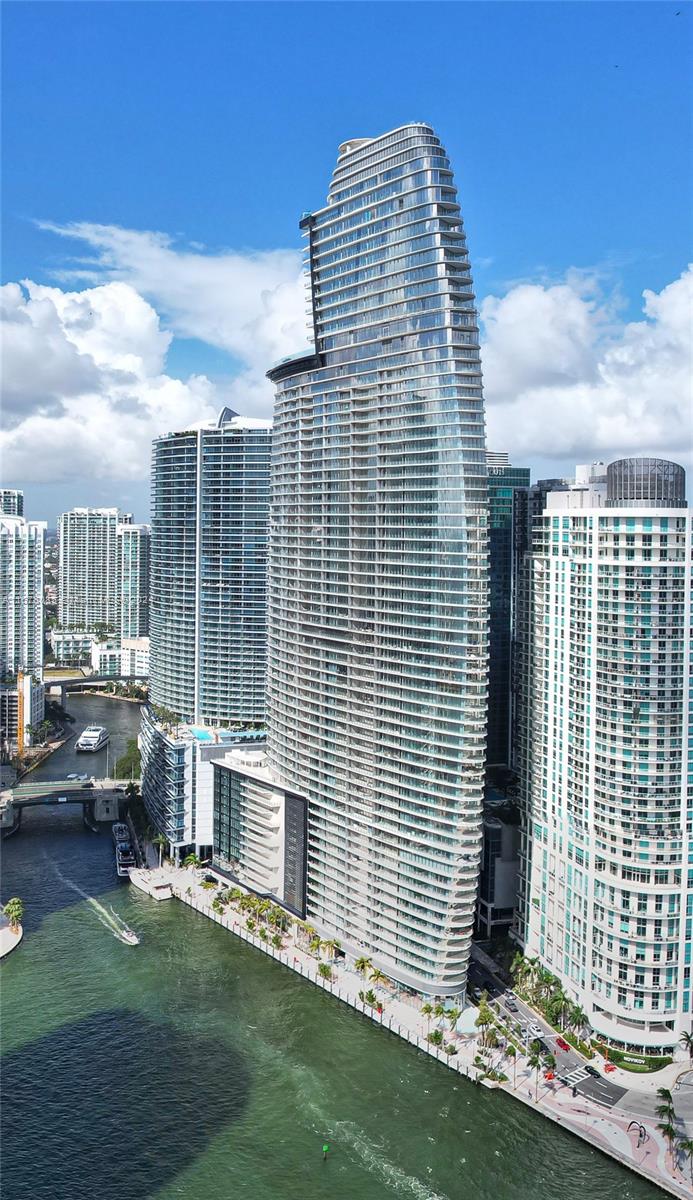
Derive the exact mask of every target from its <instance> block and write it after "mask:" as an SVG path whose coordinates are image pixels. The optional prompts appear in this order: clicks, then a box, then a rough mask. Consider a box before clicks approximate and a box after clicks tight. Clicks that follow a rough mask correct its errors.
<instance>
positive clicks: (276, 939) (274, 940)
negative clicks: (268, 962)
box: [272, 933, 284, 950]
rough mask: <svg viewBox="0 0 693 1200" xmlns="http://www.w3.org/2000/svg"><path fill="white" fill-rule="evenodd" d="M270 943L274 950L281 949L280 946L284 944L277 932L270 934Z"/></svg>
mask: <svg viewBox="0 0 693 1200" xmlns="http://www.w3.org/2000/svg"><path fill="white" fill-rule="evenodd" d="M272 945H273V946H274V948H275V950H281V948H282V946H283V945H284V943H283V941H282V939H281V938H280V936H279V934H278V933H273V934H272Z"/></svg>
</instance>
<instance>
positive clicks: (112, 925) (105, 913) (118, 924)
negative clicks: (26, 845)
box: [44, 854, 140, 946]
mask: <svg viewBox="0 0 693 1200" xmlns="http://www.w3.org/2000/svg"><path fill="white" fill-rule="evenodd" d="M44 858H45V859H46V861H47V862H50V863H51V866H52V868H53V870H54V871H55V874H56V875H57V876H58V879H60V880H61V882H62V883H64V884H65V886H66V887H69V888H70V890H71V891H73V892H76V893H77V895H78V896H82V898H83V899H84V900H86V902H87V904H88V905H89V907H90V908H91V909H93V911H94V912H95V913H96V916H97V918H98V920H99V921H100V923H101V924H102V925H103V927H104V929H107V930H108V931H109V933H112V934H113V937H116V938H118V941H120V942H123V944H124V945H126V946H136V945H138V943H139V940H140V939H139V938H138V936H137V934H136V933H134V932H133V930H132V929H130V928H129V926H128V925H127V924H126V923H125V921H124V920H123V918H122V917H119V916H118V914H117V912H114V911H113V909H111V910H110V912H109V910H108V909H107V908H105V907H104V905H103V904H100V903H99V901H98V900H96V899H95V897H94V896H90V895H89V893H88V892H85V891H84V889H83V888H81V887H80V886H79V884H78V883H75V881H74V880H73V879H68V877H67V875H63V873H62V871H61V870H60V867H58V866H56V864H55V863H54V862H52V861H51V859H49V857H48V855H47V854H44Z"/></svg>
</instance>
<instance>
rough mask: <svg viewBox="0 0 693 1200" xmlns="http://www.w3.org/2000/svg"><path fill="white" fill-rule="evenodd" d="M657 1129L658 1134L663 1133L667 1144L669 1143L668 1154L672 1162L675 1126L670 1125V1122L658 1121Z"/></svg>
mask: <svg viewBox="0 0 693 1200" xmlns="http://www.w3.org/2000/svg"><path fill="white" fill-rule="evenodd" d="M657 1128H658V1130H659V1132H660V1133H663V1134H664V1136H665V1138H666V1139H667V1142H668V1143H669V1153H670V1155H671V1157H672V1160H673V1157H674V1138H675V1137H676V1126H675V1125H674V1124H673V1123H672V1121H671V1120H667V1121H660V1122H659V1124H658V1126H657Z"/></svg>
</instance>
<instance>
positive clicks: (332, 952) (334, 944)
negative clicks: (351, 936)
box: [322, 938, 342, 959]
mask: <svg viewBox="0 0 693 1200" xmlns="http://www.w3.org/2000/svg"><path fill="white" fill-rule="evenodd" d="M322 948H323V950H326V951H327V953H328V954H329V956H330V958H332V959H334V958H335V956H336V954H337V951H338V950H341V948H342V943H341V942H340V941H339V940H338V939H337V938H329V939H328V940H327V941H326V942H323V944H322Z"/></svg>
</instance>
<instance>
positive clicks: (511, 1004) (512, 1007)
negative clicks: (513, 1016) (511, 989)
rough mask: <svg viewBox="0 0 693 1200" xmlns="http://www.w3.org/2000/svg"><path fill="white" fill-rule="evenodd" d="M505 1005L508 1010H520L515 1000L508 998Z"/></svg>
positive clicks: (513, 1011)
mask: <svg viewBox="0 0 693 1200" xmlns="http://www.w3.org/2000/svg"><path fill="white" fill-rule="evenodd" d="M505 1007H506V1008H507V1009H508V1012H512V1013H515V1012H517V1011H518V1009H517V1005H516V1003H515V1001H514V1000H506V1002H505Z"/></svg>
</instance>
